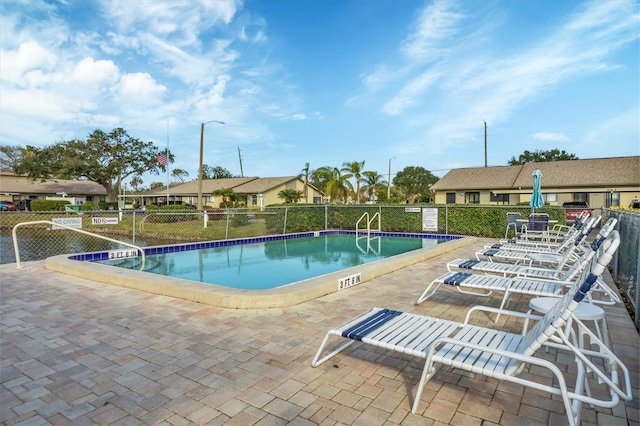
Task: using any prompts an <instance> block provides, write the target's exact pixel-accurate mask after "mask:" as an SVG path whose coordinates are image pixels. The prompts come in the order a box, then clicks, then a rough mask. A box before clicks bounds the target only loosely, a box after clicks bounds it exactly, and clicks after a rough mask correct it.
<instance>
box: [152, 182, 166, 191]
mask: <svg viewBox="0 0 640 426" xmlns="http://www.w3.org/2000/svg"><path fill="white" fill-rule="evenodd" d="M164 185H165V184H164V183H162V182H151V184H150V185H149V189H150V190H153V189H158V188H162V187H163V186H164Z"/></svg>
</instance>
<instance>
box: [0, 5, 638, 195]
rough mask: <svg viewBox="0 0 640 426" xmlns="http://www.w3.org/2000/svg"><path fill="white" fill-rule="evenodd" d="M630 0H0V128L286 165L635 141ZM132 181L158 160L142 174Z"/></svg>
mask: <svg viewBox="0 0 640 426" xmlns="http://www.w3.org/2000/svg"><path fill="white" fill-rule="evenodd" d="M639 4H640V3H639V2H638V1H624V0H609V1H600V0H598V1H573V0H564V1H542V0H519V1H513V0H508V1H492V0H488V1H463V0H460V1H455V0H443V1H433V0H427V1H425V0H402V1H397V0H297V1H294V0H248V1H224V0H216V1H211V0H206V1H205V0H203V1H136V0H130V1H125V0H106V1H90V0H88V1H80V0H78V1H71V0H69V1H62V0H61V1H39V0H25V1H11V2H1V3H0V13H1V19H2V21H1V23H0V24H1V25H0V43H1V51H0V55H1V56H0V81H1V85H0V144H2V145H35V146H44V145H49V144H52V143H54V142H56V141H60V140H68V139H73V138H80V139H85V138H86V137H87V136H88V135H89V133H91V132H92V131H93V130H95V129H101V130H104V131H110V130H112V129H113V128H115V127H122V128H124V129H126V130H127V131H128V132H129V135H131V136H133V137H136V138H140V139H142V140H145V141H153V142H154V143H155V144H156V145H157V146H158V147H159V148H161V149H163V148H164V147H165V146H166V145H167V143H168V144H169V148H170V150H171V151H172V152H173V153H174V154H175V156H176V161H175V163H173V164H171V165H170V168H171V169H173V168H181V169H184V170H186V171H187V172H188V173H189V178H188V179H195V178H197V171H198V170H197V169H198V159H199V140H200V123H201V122H208V121H210V120H220V121H224V122H225V123H226V124H224V125H221V124H218V123H215V122H212V123H209V124H207V125H206V126H205V144H204V145H205V156H204V162H205V163H206V164H209V165H210V166H222V167H224V168H226V169H228V170H229V171H231V172H232V173H233V174H235V175H240V159H239V154H238V149H239V150H240V155H241V157H242V169H243V170H242V171H243V174H244V176H260V177H270V176H289V175H297V174H299V173H300V172H301V170H302V169H303V167H304V166H305V163H307V162H308V163H309V164H310V168H311V169H316V168H318V167H321V166H332V167H334V166H336V167H341V166H342V163H343V162H351V161H365V170H375V171H378V172H379V173H380V174H383V175H384V176H385V177H387V174H388V167H389V162H391V174H392V176H391V177H392V178H393V176H394V175H395V173H396V172H397V171H398V170H401V169H403V168H404V167H407V166H420V167H424V168H426V169H427V170H430V171H432V172H433V173H434V174H436V175H437V176H442V175H444V174H445V173H446V172H447V171H448V170H449V169H451V168H458V167H473V166H483V165H484V163H485V148H484V147H485V144H484V140H485V139H484V122H486V123H487V141H488V144H487V162H488V165H490V166H493V165H506V164H507V162H508V161H509V159H510V158H511V157H512V156H516V157H517V156H518V155H520V154H521V153H523V152H524V151H525V150H530V151H533V150H549V149H554V148H558V149H561V150H566V151H567V152H569V153H573V154H576V155H577V156H578V157H579V158H597V157H614V156H628V155H640V135H639V127H640V125H639V117H640V106H639V105H640V102H639V96H640V84H639V76H640V69H639V65H638V62H639V52H640V49H639V33H640V30H639V28H640V18H639V9H640V7H639ZM143 180H144V185H145V186H146V185H148V184H149V183H151V182H153V181H164V176H143Z"/></svg>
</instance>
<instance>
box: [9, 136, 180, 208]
mask: <svg viewBox="0 0 640 426" xmlns="http://www.w3.org/2000/svg"><path fill="white" fill-rule="evenodd" d="M158 154H159V150H158V147H156V146H155V145H154V144H153V142H143V141H141V140H140V139H137V138H133V137H131V136H129V135H128V134H127V132H126V131H125V130H124V129H122V128H116V129H113V130H112V131H111V132H110V133H105V132H103V131H102V130H94V131H93V133H91V134H90V135H89V137H88V138H87V140H86V141H83V140H78V139H73V140H69V141H61V142H59V143H57V144H54V145H51V146H48V147H44V148H36V147H32V146H27V148H26V153H25V156H24V158H23V161H22V162H21V164H20V166H19V167H18V171H19V172H22V173H26V174H28V176H29V177H31V178H33V179H37V178H52V177H57V178H60V179H86V180H89V181H92V182H96V183H98V184H100V185H102V186H103V187H104V189H105V190H106V192H107V201H108V202H114V201H115V199H116V196H117V195H118V193H119V191H120V188H121V185H122V182H123V180H124V179H126V178H128V177H129V176H133V175H141V174H143V173H147V172H148V173H151V174H159V173H160V171H165V170H166V165H167V164H168V163H170V162H172V161H173V159H174V156H173V155H172V154H171V153H170V152H169V153H167V158H166V162H160V161H159V160H158Z"/></svg>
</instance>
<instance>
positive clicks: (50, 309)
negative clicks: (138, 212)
mask: <svg viewBox="0 0 640 426" xmlns="http://www.w3.org/2000/svg"><path fill="white" fill-rule="evenodd" d="M481 243H482V242H478V243H477V244H474V245H472V246H469V247H466V248H462V249H458V250H456V251H454V252H451V253H447V254H445V255H441V256H439V257H437V258H435V259H432V260H429V261H427V262H423V263H420V264H417V265H414V266H411V267H408V268H405V269H402V270H400V271H398V272H394V273H392V274H389V275H386V276H383V277H380V278H377V279H375V280H373V281H370V282H367V283H364V284H361V285H359V286H356V287H353V288H351V289H349V290H346V291H342V292H339V293H335V294H332V295H329V296H325V297H322V298H320V299H317V300H314V301H311V302H307V303H304V304H301V305H297V306H292V307H288V308H283V309H264V310H226V309H219V308H215V307H211V306H206V305H201V304H197V303H191V302H187V301H183V300H178V299H172V298H169V297H164V296H156V295H152V294H148V293H142V292H138V291H134V290H129V289H125V288H121V287H116V286H108V285H103V284H98V283H95V282H91V281H87V280H82V279H76V278H70V277H68V276H65V275H62V274H57V273H52V272H49V271H46V270H45V269H44V264H43V262H32V263H27V264H26V266H25V267H24V268H22V269H20V270H17V269H16V268H15V265H2V266H0V274H1V275H0V280H1V285H0V291H1V293H0V297H1V318H0V319H1V327H2V335H1V339H2V340H1V351H2V352H1V361H2V365H1V367H2V371H1V380H0V382H1V385H0V423H3V424H10V425H46V424H101V425H111V424H114V425H135V424H152V425H160V424H164V425H187V424H230V425H254V424H255V425H279V424H294V425H315V424H322V425H333V424H354V425H366V426H371V425H378V424H405V425H412V424H419V425H438V424H455V425H481V424H482V425H492V424H500V425H523V424H527V425H535V424H541V425H543V424H544V425H546V424H553V425H556V424H566V423H567V421H566V417H565V415H564V408H563V405H562V403H561V401H560V400H559V399H558V398H556V397H553V398H552V397H550V395H548V394H546V393H543V392H540V391H535V390H533V389H530V388H524V387H522V386H518V385H514V384H509V383H501V382H498V381H496V380H493V379H488V378H486V377H483V376H474V375H470V374H466V373H460V372H458V371H455V370H451V369H442V370H441V371H440V372H439V373H438V374H437V375H436V376H435V378H434V379H432V380H431V381H430V382H429V383H428V384H427V386H426V388H425V391H424V393H423V396H422V401H421V404H420V408H419V412H418V413H417V414H411V412H410V407H411V403H412V402H413V399H412V398H413V395H415V390H416V386H417V382H418V379H419V375H420V372H421V368H422V363H421V362H420V361H419V360H417V359H413V358H411V357H408V356H403V355H399V354H396V353H391V352H385V351H383V350H380V349H373V348H371V347H367V346H358V345H354V346H353V348H354V349H352V350H350V351H345V352H344V353H343V354H339V355H338V356H336V357H334V358H333V359H332V360H330V361H329V362H327V363H325V364H322V365H321V366H319V367H318V368H312V367H311V359H312V358H313V356H314V354H315V352H316V350H317V348H318V346H319V344H320V341H321V339H322V338H323V337H324V334H325V333H326V331H327V330H328V329H329V328H331V327H333V326H336V325H339V324H340V323H342V322H344V321H345V320H347V319H349V318H351V317H353V316H355V315H356V314H359V313H361V312H363V311H364V310H366V309H369V308H370V307H373V306H381V307H387V308H392V309H398V310H402V311H411V312H416V313H421V314H426V315H431V316H439V317H444V318H447V319H454V320H460V321H461V320H463V319H464V313H465V311H466V309H467V308H468V307H469V306H471V305H473V304H479V303H481V304H488V305H492V306H498V305H499V298H498V297H492V298H489V299H487V298H480V297H473V296H469V295H463V294H459V293H457V292H456V293H454V292H453V291H450V290H448V289H445V290H441V291H440V293H439V294H437V295H436V296H434V297H433V298H432V299H431V300H428V301H427V302H424V303H423V304H421V305H418V306H415V305H414V302H415V300H416V299H417V297H418V296H419V295H420V293H421V292H422V291H423V289H424V287H425V285H426V283H427V282H428V281H429V280H430V279H431V278H433V277H435V276H436V275H439V274H441V273H442V272H444V271H445V263H446V261H447V260H450V259H453V258H456V257H470V256H472V254H473V252H474V251H475V250H476V249H477V248H479V246H480V244H481ZM527 300H528V299H527V298H526V297H519V296H514V298H513V299H512V301H511V303H510V308H513V309H516V310H520V311H526V309H527ZM606 311H607V320H608V324H609V332H610V335H611V338H612V340H613V346H614V351H615V352H616V354H617V355H618V356H620V357H621V358H622V359H623V360H624V362H625V363H626V365H627V367H629V368H630V369H631V370H632V373H631V374H632V381H633V383H632V385H633V388H634V400H632V401H630V402H626V403H621V404H619V405H618V406H617V407H615V408H613V409H602V408H589V407H584V408H583V413H582V419H583V424H584V425H591V424H594V425H595V424H597V425H627V424H629V425H635V424H638V387H639V383H638V382H639V375H640V374H639V371H640V369H639V367H638V351H639V342H640V338H639V337H638V332H637V330H636V329H635V327H634V325H633V323H632V321H631V319H630V318H629V315H628V313H627V311H626V310H625V308H624V307H623V306H614V307H606ZM478 320H479V321H477V323H478V322H479V323H484V324H486V325H488V326H494V325H493V323H492V322H491V320H490V319H488V318H483V317H482V316H480V318H478ZM517 325H518V323H516V322H511V320H510V322H508V323H506V324H504V323H502V324H499V325H498V326H501V327H506V328H509V329H511V330H512V331H515V330H516V327H517ZM544 356H545V357H548V358H549V359H555V360H556V363H557V365H559V366H560V367H561V368H563V369H564V370H565V371H568V372H569V374H571V373H570V372H571V371H572V367H571V363H572V361H573V360H572V359H567V357H563V356H562V354H560V355H558V354H557V353H556V351H555V350H554V349H551V351H550V352H549V353H548V354H544ZM526 374H540V375H544V374H546V373H545V372H543V371H538V370H536V369H533V368H532V369H531V370H530V371H529V372H528V373H526Z"/></svg>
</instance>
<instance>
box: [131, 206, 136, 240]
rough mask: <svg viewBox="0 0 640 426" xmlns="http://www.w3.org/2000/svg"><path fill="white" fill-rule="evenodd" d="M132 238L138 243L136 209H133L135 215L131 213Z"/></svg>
mask: <svg viewBox="0 0 640 426" xmlns="http://www.w3.org/2000/svg"><path fill="white" fill-rule="evenodd" d="M131 222H132V224H131V240H132V241H133V244H135V243H136V211H135V210H134V211H133V215H131Z"/></svg>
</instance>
